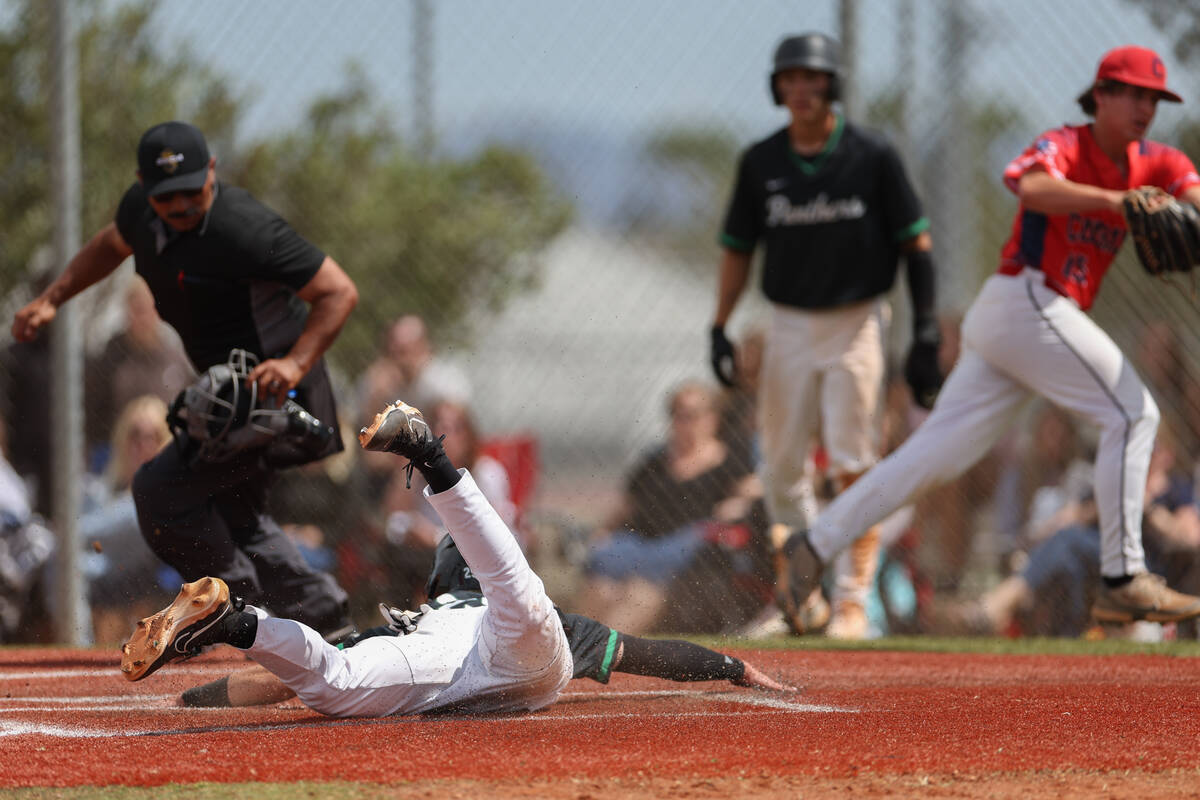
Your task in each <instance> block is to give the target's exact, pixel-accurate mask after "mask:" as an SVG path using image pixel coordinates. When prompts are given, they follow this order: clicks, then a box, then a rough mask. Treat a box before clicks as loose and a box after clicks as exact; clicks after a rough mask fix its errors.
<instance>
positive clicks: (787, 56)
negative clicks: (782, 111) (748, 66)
mask: <svg viewBox="0 0 1200 800" xmlns="http://www.w3.org/2000/svg"><path fill="white" fill-rule="evenodd" d="M785 69H811V70H816V71H817V72H826V73H829V99H830V100H837V99H838V91H839V89H840V88H841V87H840V86H839V83H840V81H839V78H840V77H841V72H842V48H841V46H840V45H839V44H838V43H837V42H836V41H835V40H833V39H831V38H829V37H828V36H826V35H825V34H823V33H802V34H800V35H799V36H789V37H788V38H786V39H784V40H783V41H782V42H780V43H779V47H777V48H775V66H774V68H773V69H772V70H771V97H772V99H774V100H775V105H777V106H778V105H782V104H783V97H782V96H781V95H780V94H779V88H778V87H777V86H776V85H775V78H777V77H778V76H779V73H781V72H783V71H784V70H785Z"/></svg>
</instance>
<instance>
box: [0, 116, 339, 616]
mask: <svg viewBox="0 0 1200 800" xmlns="http://www.w3.org/2000/svg"><path fill="white" fill-rule="evenodd" d="M137 159H138V172H137V176H138V180H137V182H136V183H134V184H133V185H132V186H130V187H129V189H128V191H126V192H125V195H124V197H123V198H122V199H121V204H120V206H119V207H118V209H117V214H116V219H115V220H114V221H113V222H111V223H109V224H108V225H106V226H105V227H104V228H102V229H101V230H100V231H99V232H98V233H97V234H96V235H95V236H93V237H92V238H91V240H90V241H89V242H88V243H87V244H85V245H84V246H83V248H82V249H81V250H80V251H79V252H78V253H77V254H76V255H75V257H74V258H72V259H71V262H70V263H69V264H67V267H66V269H65V270H64V271H63V273H62V275H61V276H59V278H58V279H57V280H55V281H54V283H52V284H51V285H50V286H49V287H48V288H47V289H46V290H45V291H44V292H43V293H42V294H41V295H40V296H38V297H37V298H36V299H35V300H33V301H32V302H31V303H29V304H28V305H27V306H25V307H24V308H22V309H21V310H20V311H18V312H17V314H16V317H15V319H14V321H13V327H12V333H13V336H14V338H16V339H17V340H18V341H22V342H25V341H30V340H31V339H33V338H34V337H35V336H36V335H37V332H38V330H39V329H41V328H42V327H43V326H45V325H47V324H49V323H50V322H51V321H52V320H53V319H54V317H55V314H56V313H57V310H58V307H59V306H61V305H62V304H63V303H65V302H66V301H68V300H70V299H71V298H72V297H74V296H75V295H77V294H79V293H80V292H82V291H83V290H84V289H87V288H88V287H89V286H92V285H93V284H95V283H97V282H99V281H101V280H103V279H104V278H106V277H108V276H109V275H111V274H112V272H113V271H114V270H116V268H117V267H118V266H120V264H121V263H122V262H123V261H124V260H125V259H126V258H127V257H129V256H130V255H132V256H133V257H134V264H135V269H136V271H137V274H138V275H140V276H141V277H142V278H143V279H144V280H145V281H146V283H147V284H148V285H149V287H150V291H151V292H152V293H153V294H154V303H155V307H156V308H157V310H158V313H159V316H161V317H162V318H163V319H164V320H166V321H167V322H168V323H170V324H171V326H172V327H174V328H175V330H177V331H178V332H179V335H180V338H181V339H182V341H183V345H184V347H185V349H186V350H187V353H188V356H189V358H190V359H191V361H192V364H193V365H194V366H195V367H196V369H197V371H198V372H201V373H202V372H203V371H204V370H206V369H208V368H209V367H211V366H213V365H215V364H223V363H225V361H226V360H227V359H228V357H229V353H230V351H231V350H232V349H234V348H242V349H244V350H246V351H248V352H250V353H253V354H255V355H256V356H257V357H258V358H259V359H260V363H259V364H258V365H257V367H255V368H254V370H253V371H252V372H251V373H250V376H249V380H250V381H255V382H257V384H258V388H259V391H260V392H261V393H265V394H266V395H268V396H273V397H274V399H275V400H276V401H282V400H283V398H284V397H286V396H287V395H288V393H289V392H292V391H293V390H294V392H295V395H294V397H295V398H296V402H298V403H300V405H302V406H304V408H305V409H307V410H308V411H309V412H310V413H311V414H313V415H314V416H316V417H317V418H318V419H320V420H321V421H322V422H324V423H326V424H328V425H331V426H333V427H334V428H335V430H336V428H337V419H336V409H335V406H334V399H333V388H332V386H331V384H330V379H329V373H328V371H327V369H326V367H325V363H324V360H323V358H322V356H323V354H324V353H325V351H326V349H328V348H329V346H330V344H332V343H333V340H334V339H335V338H337V335H338V332H339V331H340V330H341V328H342V325H343V324H344V323H345V321H346V318H347V317H348V316H349V315H350V312H351V310H353V308H354V306H355V305H356V304H357V302H358V290H357V289H356V288H355V285H354V282H353V281H351V279H350V278H349V276H347V275H346V273H345V272H344V271H343V270H342V268H341V267H340V266H338V264H337V262H335V261H334V260H333V259H332V258H330V257H329V256H327V255H325V254H324V253H323V252H321V251H320V250H319V249H317V248H316V247H314V246H313V245H312V244H310V243H309V242H307V241H306V240H305V239H304V238H302V237H301V236H300V235H299V234H297V233H296V232H295V231H294V230H293V229H292V228H291V226H289V225H288V224H287V222H285V221H284V220H283V219H282V218H281V217H280V216H279V215H278V214H276V213H275V212H274V211H272V210H271V209H269V208H267V207H266V206H264V205H262V204H261V203H259V202H258V201H257V200H255V199H254V198H253V197H251V196H250V194H249V193H247V192H246V191H244V190H242V189H239V188H237V187H234V186H230V185H228V184H225V183H222V182H220V181H218V180H217V175H216V158H214V157H212V156H211V155H210V154H209V151H208V145H207V143H206V142H205V139H204V135H203V134H202V133H201V132H200V131H199V130H198V129H197V128H196V127H194V126H192V125H189V124H187V123H185V122H164V123H161V124H159V125H155V126H154V127H152V128H150V129H149V130H148V131H146V132H145V133H144V134H143V135H142V138H141V141H140V142H139V144H138V151H137ZM341 449H342V443H341V439H340V438H339V437H337V436H334V437H333V439H332V440H331V441H330V443H329V445H328V446H327V447H326V448H325V450H324V451H323V452H319V453H317V454H316V455H315V456H313V457H315V458H323V457H325V456H328V455H330V454H332V453H335V452H338V451H340V450H341ZM279 466H281V465H278V464H270V465H269V464H266V463H264V459H263V458H262V454H261V453H257V452H248V453H244V454H240V455H239V456H237V457H235V458H234V459H233V460H231V461H225V462H222V463H220V464H211V463H206V462H204V461H197V460H195V459H192V458H189V457H188V454H187V453H186V452H185V451H184V449H183V448H180V447H174V446H169V447H167V448H166V449H164V450H163V451H162V452H160V453H159V454H158V456H156V457H155V458H154V459H153V460H151V461H150V462H148V463H147V464H146V465H144V466H143V467H142V468H141V469H140V470H139V471H138V473H137V475H136V476H135V477H134V481H133V495H134V500H135V502H136V504H137V511H138V519H139V522H140V524H141V529H142V535H143V536H144V537H145V539H146V541H147V542H148V543H149V545H150V547H151V549H152V550H154V552H155V553H156V554H157V555H158V556H159V557H160V558H161V559H162V560H163V561H165V562H166V563H168V564H170V565H171V566H172V567H174V568H175V569H177V570H178V571H179V572H180V573H181V574H182V575H183V577H184V579H185V580H189V581H190V580H196V579H197V578H200V577H202V576H204V575H216V576H219V577H220V578H222V579H223V580H225V581H226V582H227V583H228V584H229V586H230V588H231V589H232V590H233V591H234V592H235V593H237V594H238V595H241V596H242V597H245V598H246V600H247V602H250V603H261V604H262V605H264V606H266V607H268V608H270V609H271V610H272V612H274V613H275V614H278V615H280V616H284V617H293V618H295V619H298V620H301V621H303V622H305V623H306V624H308V625H309V626H311V627H313V628H315V629H316V630H319V631H321V633H323V634H324V635H325V636H326V637H327V638H330V639H333V638H337V637H339V636H340V635H343V634H345V633H348V632H350V630H352V625H351V622H350V618H349V613H348V603H347V597H346V593H345V592H344V591H343V590H342V588H341V587H339V586H338V585H337V583H336V582H335V581H334V580H333V579H332V578H331V577H329V576H328V575H325V574H322V573H320V572H317V571H314V570H313V569H312V568H310V567H309V566H308V565H307V564H306V563H305V561H304V558H303V557H302V556H301V555H300V552H299V551H298V550H297V548H296V546H295V545H294V544H293V543H292V542H291V540H290V539H288V537H287V536H286V535H285V534H284V533H283V531H282V530H280V528H279V526H278V525H277V524H276V523H275V521H274V520H272V519H271V518H270V517H269V516H267V515H266V514H265V513H264V506H265V501H266V494H267V489H268V487H269V485H270V484H271V482H272V481H273V479H274V476H275V474H276V469H277V468H278V467H279Z"/></svg>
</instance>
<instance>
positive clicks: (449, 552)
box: [425, 534, 483, 600]
mask: <svg viewBox="0 0 1200 800" xmlns="http://www.w3.org/2000/svg"><path fill="white" fill-rule="evenodd" d="M446 592H480V593H482V592H483V589H482V588H481V587H480V586H479V579H478V578H476V577H475V575H474V574H473V573H472V572H471V568H470V567H468V566H467V561H466V559H464V558H463V557H462V553H460V552H458V545H456V544H455V543H454V539H453V538H451V536H450V534H446V535H445V536H443V537H442V540H441V541H440V542H438V546H437V552H436V553H435V554H434V556H433V571H432V572H430V573H429V580H428V581H426V582H425V596H426V597H428V598H429V599H430V600H432V599H433V598H435V597H437V596H438V595H441V594H445V593H446Z"/></svg>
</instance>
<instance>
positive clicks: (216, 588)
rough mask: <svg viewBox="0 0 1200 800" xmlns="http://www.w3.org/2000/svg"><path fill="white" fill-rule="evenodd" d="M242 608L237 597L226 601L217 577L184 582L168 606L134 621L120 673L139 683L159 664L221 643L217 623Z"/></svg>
mask: <svg viewBox="0 0 1200 800" xmlns="http://www.w3.org/2000/svg"><path fill="white" fill-rule="evenodd" d="M244 607H245V604H244V603H242V601H241V599H240V598H232V599H231V598H230V596H229V587H228V586H226V585H225V581H223V580H221V579H220V578H201V579H200V580H198V581H195V582H193V583H185V584H184V585H183V587H182V588H181V589H180V590H179V594H178V595H177V596H176V597H175V600H174V602H172V603H171V605H169V606H167V607H166V608H164V609H163V610H162V611H159V612H158V613H157V614H155V615H154V616H151V617H146V618H145V619H143V620H141V621H140V622H138V624H137V627H136V628H135V629H134V631H133V635H132V636H130V637H129V641H127V642H126V643H125V644H124V645H122V646H121V673H122V674H123V675H124V676H125V678H126V679H127V680H131V681H140V680H141V679H142V678H144V677H146V676H147V675H149V674H150V673H152V672H154V671H155V670H157V669H158V668H159V667H161V666H162V665H163V664H167V663H169V662H171V661H176V660H178V659H181V658H190V657H191V656H194V655H196V654H197V653H199V652H200V650H201V648H203V647H205V646H207V645H210V644H218V643H220V642H223V641H224V636H225V629H224V626H222V625H221V622H222V621H223V620H225V619H226V618H227V617H228V616H229V615H230V614H232V613H234V612H236V611H241V610H242V609H243V608H244Z"/></svg>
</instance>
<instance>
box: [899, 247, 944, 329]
mask: <svg viewBox="0 0 1200 800" xmlns="http://www.w3.org/2000/svg"><path fill="white" fill-rule="evenodd" d="M905 259H906V263H907V267H908V293H909V299H910V300H911V302H912V319H913V339H914V340H915V341H918V342H921V343H923V344H932V343H936V342H937V341H938V340H939V338H940V335H939V329H938V323H937V312H936V299H937V288H936V285H937V275H936V270H935V269H934V265H933V254H932V253H931V252H930V251H929V250H913V251H911V252H909V253H906V254H905Z"/></svg>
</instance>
